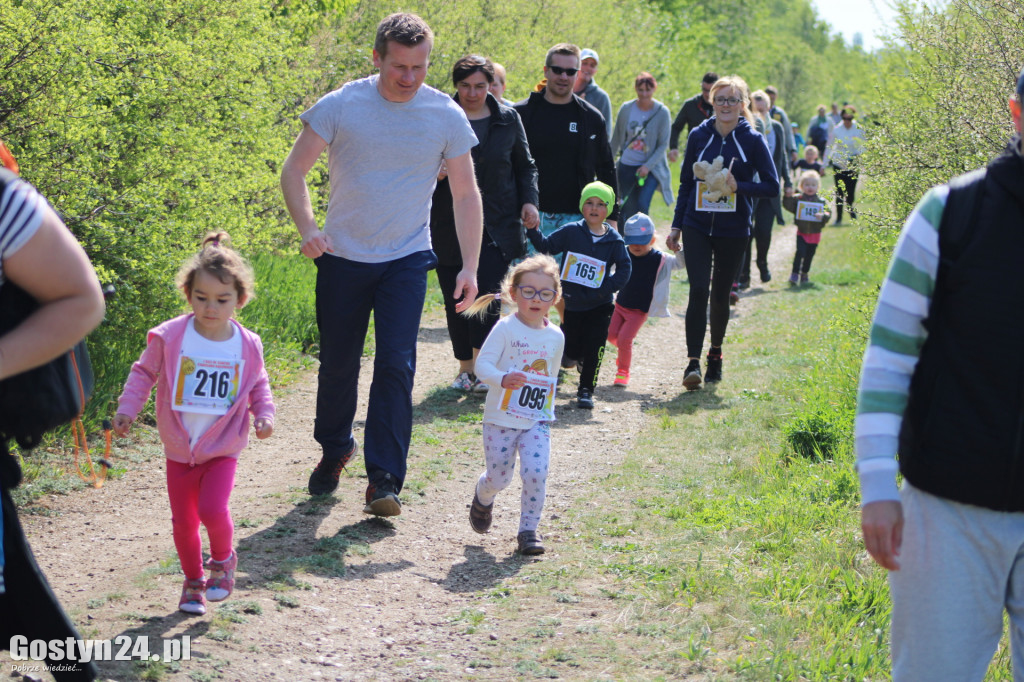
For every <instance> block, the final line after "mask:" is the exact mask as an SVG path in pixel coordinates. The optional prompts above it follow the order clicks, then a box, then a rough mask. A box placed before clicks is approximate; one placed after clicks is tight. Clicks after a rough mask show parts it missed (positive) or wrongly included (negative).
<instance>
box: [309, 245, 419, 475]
mask: <svg viewBox="0 0 1024 682" xmlns="http://www.w3.org/2000/svg"><path fill="white" fill-rule="evenodd" d="M315 262H316V266H317V277H316V321H317V326H318V327H319V328H320V373H319V377H318V380H319V384H318V387H317V396H316V425H315V426H314V427H313V437H314V438H315V439H316V441H317V442H318V443H319V444H320V446H321V447H322V448H323V452H324V455H325V456H327V457H339V456H341V455H343V454H345V453H347V452H348V451H349V450H351V448H352V442H353V436H352V422H353V421H354V419H355V414H356V405H357V403H358V399H359V390H358V389H359V363H360V358H362V355H363V344H364V343H365V341H366V331H367V328H368V327H369V324H370V313H371V312H372V313H373V320H374V338H375V339H376V350H375V353H374V360H373V381H372V383H371V384H370V402H369V405H368V406H367V410H366V428H365V430H364V434H363V441H364V442H363V457H364V460H365V462H366V474H367V476H368V477H369V479H370V483H372V484H374V485H377V484H379V483H380V481H381V480H382V479H384V476H385V474H391V476H392V478H394V479H395V481H397V483H398V488H399V490H401V487H402V484H403V483H404V482H405V472H406V459H407V457H408V456H409V440H410V438H411V436H412V384H413V376H414V375H415V373H416V337H417V334H418V333H419V327H420V314H421V313H422V312H423V299H424V297H425V296H426V292H427V271H428V270H430V269H431V268H433V267H434V265H435V264H436V263H437V258H436V257H435V256H434V252H433V251H419V252H417V253H413V254H410V255H408V256H406V257H404V258H400V259H398V260H393V261H388V262H385V263H359V262H356V261H351V260H347V259H345V258H339V257H337V256H331V255H326V254H325V255H323V256H321V257H320V258H317V259H316V261H315Z"/></svg>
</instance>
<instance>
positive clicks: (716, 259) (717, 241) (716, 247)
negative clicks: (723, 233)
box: [683, 227, 749, 358]
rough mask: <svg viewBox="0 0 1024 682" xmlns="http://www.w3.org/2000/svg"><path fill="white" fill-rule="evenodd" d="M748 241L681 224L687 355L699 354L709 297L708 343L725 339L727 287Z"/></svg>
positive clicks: (702, 341)
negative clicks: (687, 287) (686, 285)
mask: <svg viewBox="0 0 1024 682" xmlns="http://www.w3.org/2000/svg"><path fill="white" fill-rule="evenodd" d="M748 241H749V238H748V237H712V236H709V235H706V234H703V233H701V232H698V231H697V230H695V229H693V228H692V227H684V228H683V255H684V257H685V258H686V272H687V278H688V279H689V281H690V301H689V303H688V304H687V306H686V354H687V355H688V356H689V357H691V358H699V357H700V354H701V352H702V351H703V350H704V334H705V333H706V332H707V327H708V313H707V310H708V299H709V298H710V300H711V345H712V347H718V346H721V345H722V341H723V340H724V339H725V328H726V327H727V326H728V324H729V291H730V290H731V289H732V282H733V279H734V278H735V277H736V273H737V272H739V269H740V263H741V262H742V260H743V253H744V251H745V249H746V248H747V242H748ZM709 281H710V282H711V284H710V285H709V284H708V282H709Z"/></svg>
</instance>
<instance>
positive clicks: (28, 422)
mask: <svg viewBox="0 0 1024 682" xmlns="http://www.w3.org/2000/svg"><path fill="white" fill-rule="evenodd" d="M16 177H17V176H16V175H14V174H13V173H11V172H10V171H8V170H6V169H3V168H0V196H2V195H3V192H4V189H5V188H6V186H7V184H8V183H9V182H11V181H12V180H14V179H15V178H16ZM39 307H40V305H39V303H38V302H37V301H36V300H35V299H34V298H32V296H30V295H29V294H28V293H27V292H25V291H24V290H23V289H21V288H20V287H19V286H18V285H16V284H14V283H13V282H10V281H7V282H4V283H3V284H0V336H3V335H4V334H6V333H8V332H9V331H11V330H12V329H14V328H15V327H17V326H18V325H20V324H21V323H22V322H24V321H25V319H26V318H28V317H29V315H31V314H32V313H33V312H35V311H36V310H38V309H39ZM92 389H93V373H92V365H91V363H90V362H89V354H88V352H87V351H86V347H85V341H84V340H82V341H79V342H78V343H77V344H75V346H74V347H73V348H71V349H70V350H68V352H66V353H64V354H62V355H60V356H58V357H57V358H56V359H54V360H51V361H50V362H48V363H46V364H44V365H41V366H39V367H36V368H34V369H30V370H28V371H25V372H22V373H21V374H18V375H16V376H12V377H8V378H7V379H4V380H3V381H0V440H10V439H13V440H15V441H17V442H18V445H20V446H21V447H23V448H26V449H27V448H33V447H35V446H37V445H39V442H40V441H41V440H42V437H43V434H44V433H46V432H47V431H50V430H52V429H55V428H57V427H58V426H62V425H64V424H67V423H68V422H70V421H71V420H73V419H75V418H76V417H79V416H81V414H82V410H83V409H84V408H85V401H86V399H87V398H88V397H89V395H90V394H91V393H92Z"/></svg>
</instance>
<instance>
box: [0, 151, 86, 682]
mask: <svg viewBox="0 0 1024 682" xmlns="http://www.w3.org/2000/svg"><path fill="white" fill-rule="evenodd" d="M4 151H6V149H4ZM13 165H14V164H13V163H12V160H10V159H8V160H7V161H6V162H5V166H13ZM55 272H59V273H60V276H59V277H54V276H53V273H55ZM7 282H11V283H13V284H16V285H18V286H19V287H21V288H22V289H23V290H25V291H26V292H27V293H28V294H30V295H31V296H32V297H33V298H35V299H36V301H38V302H39V303H40V307H39V308H38V309H37V310H36V311H35V312H34V313H32V314H31V315H30V316H29V317H28V318H26V319H25V321H24V322H22V323H21V324H19V325H18V326H17V327H15V328H14V329H12V330H11V331H9V332H7V333H6V334H4V335H3V336H0V390H4V389H3V380H4V379H7V378H9V377H12V376H15V375H17V374H20V373H22V372H24V371H26V370H29V369H32V368H33V367H38V366H40V365H43V364H45V363H47V362H49V361H50V360H53V359H54V358H56V357H57V356H59V355H61V354H62V353H66V352H67V351H68V349H69V348H71V347H72V346H74V345H75V344H76V343H78V341H80V340H81V339H82V338H83V337H85V335H86V334H87V333H88V332H89V331H91V330H92V329H94V328H95V327H96V325H98V324H99V323H100V321H101V320H102V319H103V310H104V305H103V294H102V292H101V289H100V284H99V281H97V279H96V273H95V272H93V269H92V265H90V263H89V259H88V257H87V256H86V255H85V251H83V250H82V247H81V246H79V244H78V242H77V241H75V238H74V236H73V235H72V234H71V232H70V231H68V229H67V228H66V227H65V226H64V223H63V222H62V221H61V219H60V218H59V217H58V216H57V213H56V212H55V211H54V210H53V209H52V208H51V207H50V205H49V204H48V203H47V202H46V199H44V198H43V197H42V196H41V195H40V194H39V193H38V192H37V191H36V190H35V188H33V187H32V186H31V185H30V184H29V183H27V182H25V181H23V180H21V179H20V178H19V177H18V176H17V175H16V174H15V173H14V172H12V169H11V168H6V167H5V168H2V169H0V287H3V286H7V284H6V283H7ZM8 447H9V444H8V442H7V440H6V438H5V437H4V436H2V435H0V516H2V519H3V522H2V524H0V649H7V648H8V647H10V646H11V645H12V642H11V640H12V638H13V637H18V640H16V641H24V642H25V643H26V644H27V643H28V642H31V641H33V640H44V641H46V642H48V643H49V642H51V641H54V640H60V641H61V642H62V644H63V643H64V642H66V640H67V639H68V638H72V639H74V640H77V639H79V635H78V632H77V631H76V630H75V626H74V624H72V622H71V620H70V619H69V618H68V617H67V615H66V614H65V613H64V610H63V609H62V608H61V606H60V603H59V602H58V601H57V597H56V595H54V593H53V590H52V589H50V585H49V583H47V581H46V578H45V577H44V576H43V573H42V571H41V570H40V568H39V565H38V564H37V563H36V560H35V557H34V556H33V555H32V550H31V549H30V548H29V545H28V540H27V539H26V538H25V533H24V531H23V530H22V528H21V523H20V522H19V521H18V512H17V508H16V507H15V506H14V501H13V500H12V499H11V489H13V488H15V487H16V486H17V485H18V484H19V483H20V482H21V468H20V467H19V465H18V460H17V459H16V458H15V456H14V455H12V454H11V453H10V452H9V450H8ZM22 638H23V639H22ZM51 655H52V652H51V651H50V650H49V648H48V649H47V659H46V661H45V663H46V664H47V665H48V666H49V667H51V674H52V675H53V676H54V678H55V679H56V680H59V681H64V680H74V681H76V682H77V681H79V680H94V679H96V677H97V675H98V671H97V670H96V666H95V664H94V663H92V662H88V663H81V662H78V661H76V660H68V658H67V657H66V656H65V657H64V658H63V659H62V660H56V659H55V658H51ZM31 663H42V662H38V661H31Z"/></svg>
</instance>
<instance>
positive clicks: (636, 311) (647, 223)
mask: <svg viewBox="0 0 1024 682" xmlns="http://www.w3.org/2000/svg"><path fill="white" fill-rule="evenodd" d="M622 230H623V238H624V239H625V240H626V248H627V249H628V250H629V259H630V261H631V262H632V266H633V269H632V271H631V272H630V275H629V281H628V282H626V285H625V286H624V287H622V290H621V291H619V294H618V297H617V298H616V299H615V312H613V313H612V321H611V324H610V325H609V326H608V343H610V344H612V345H613V346H615V347H616V348H618V349H619V354H618V357H617V358H616V360H615V362H616V366H617V371H616V373H615V381H614V385H616V386H628V385H629V368H630V365H632V362H633V340H634V339H635V338H636V335H637V334H638V333H639V332H640V327H642V326H643V324H644V322H646V321H647V318H648V317H650V316H654V317H668V316H669V312H668V294H669V284H670V283H671V281H672V271H673V270H676V269H679V268H685V267H686V264H685V261H684V260H683V252H682V251H677V252H676V254H675V256H671V255H669V254H667V253H664V252H662V251H658V250H657V249H656V248H654V240H655V235H654V222H653V221H652V220H651V219H650V218H649V217H648V216H647V215H645V214H643V213H637V214H635V215H633V216H631V217H630V218H629V220H627V221H626V224H625V225H624V226H623V228H622Z"/></svg>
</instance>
